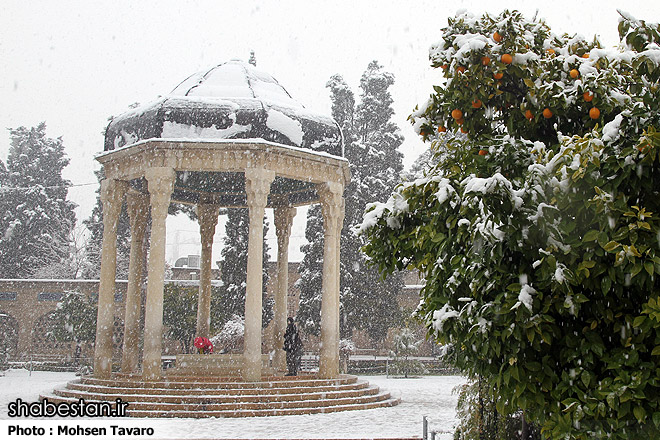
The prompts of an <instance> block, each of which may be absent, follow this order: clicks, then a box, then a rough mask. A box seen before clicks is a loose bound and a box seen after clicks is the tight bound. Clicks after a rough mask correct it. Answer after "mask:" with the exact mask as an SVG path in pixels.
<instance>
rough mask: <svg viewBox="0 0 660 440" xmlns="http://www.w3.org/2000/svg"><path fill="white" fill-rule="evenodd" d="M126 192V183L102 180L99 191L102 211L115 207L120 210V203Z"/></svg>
mask: <svg viewBox="0 0 660 440" xmlns="http://www.w3.org/2000/svg"><path fill="white" fill-rule="evenodd" d="M126 191H128V182H126V181H124V180H116V179H103V180H102V181H101V191H100V194H99V195H100V198H101V203H103V208H104V210H105V209H106V208H108V209H112V208H113V207H116V206H118V207H119V208H121V203H122V201H123V199H124V194H126Z"/></svg>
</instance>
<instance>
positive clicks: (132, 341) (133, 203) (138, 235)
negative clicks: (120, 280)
mask: <svg viewBox="0 0 660 440" xmlns="http://www.w3.org/2000/svg"><path fill="white" fill-rule="evenodd" d="M126 208H127V211H128V216H129V218H130V221H131V253H130V257H129V262H128V286H127V288H126V311H125V312H124V348H123V351H122V357H121V371H122V373H134V372H136V371H137V368H138V360H139V352H138V340H139V334H140V308H141V304H140V284H141V282H142V269H143V265H144V262H143V259H144V250H143V249H144V248H143V243H144V232H145V230H146V229H147V218H148V217H149V196H147V195H146V194H142V193H139V192H135V191H130V192H129V193H128V194H126Z"/></svg>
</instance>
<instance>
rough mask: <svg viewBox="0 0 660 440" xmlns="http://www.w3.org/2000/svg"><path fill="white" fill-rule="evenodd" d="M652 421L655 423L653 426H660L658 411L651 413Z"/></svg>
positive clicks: (659, 413)
mask: <svg viewBox="0 0 660 440" xmlns="http://www.w3.org/2000/svg"><path fill="white" fill-rule="evenodd" d="M653 423H654V424H655V426H657V427H658V428H660V412H654V413H653Z"/></svg>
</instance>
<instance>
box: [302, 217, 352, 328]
mask: <svg viewBox="0 0 660 440" xmlns="http://www.w3.org/2000/svg"><path fill="white" fill-rule="evenodd" d="M305 238H306V239H307V243H306V244H304V245H302V246H301V250H302V252H303V254H304V255H303V259H302V261H301V262H300V268H299V272H300V279H299V280H298V281H297V282H296V287H298V289H300V307H299V308H298V315H297V316H296V320H297V321H298V323H299V326H300V328H301V329H302V330H303V331H304V332H306V333H309V334H314V335H318V334H319V333H320V330H321V318H320V316H321V286H322V274H323V243H324V239H323V215H322V214H321V206H320V205H314V206H312V207H310V208H309V210H308V211H307V226H306V228H305ZM343 331H344V329H343V328H342V333H343Z"/></svg>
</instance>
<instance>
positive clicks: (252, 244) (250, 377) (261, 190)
mask: <svg viewBox="0 0 660 440" xmlns="http://www.w3.org/2000/svg"><path fill="white" fill-rule="evenodd" d="M274 179H275V173H274V172H273V171H270V170H265V169H259V168H248V169H246V170H245V191H246V193H247V204H248V208H249V210H250V214H249V215H250V225H249V231H250V232H249V237H248V261H247V281H246V289H245V337H244V348H243V358H244V360H243V369H242V375H243V380H246V381H252V382H255V381H258V380H261V313H262V310H261V309H262V301H261V295H262V288H263V287H262V279H263V278H262V277H263V275H262V271H263V245H264V241H263V235H264V214H265V211H266V203H267V201H268V193H269V192H270V184H271V183H272V182H273V180H274Z"/></svg>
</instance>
